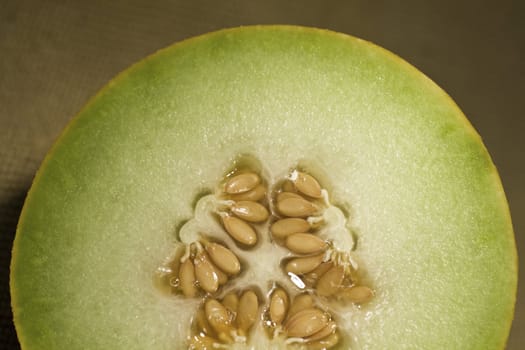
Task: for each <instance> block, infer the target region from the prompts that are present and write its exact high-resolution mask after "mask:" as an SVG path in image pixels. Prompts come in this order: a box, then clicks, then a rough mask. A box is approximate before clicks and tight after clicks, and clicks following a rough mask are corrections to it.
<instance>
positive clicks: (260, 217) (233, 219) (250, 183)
mask: <svg viewBox="0 0 525 350" xmlns="http://www.w3.org/2000/svg"><path fill="white" fill-rule="evenodd" d="M224 194H225V196H226V198H229V200H226V201H224V204H225V206H226V207H227V208H228V209H229V210H228V211H227V212H225V211H221V212H219V215H220V217H221V219H222V224H223V225H224V228H225V229H226V232H228V234H229V235H230V236H231V237H232V238H233V239H234V240H235V241H236V242H237V243H239V244H241V245H245V246H248V247H251V246H254V245H255V244H256V243H257V233H256V231H255V229H254V228H253V227H252V224H256V223H261V222H264V221H266V220H267V219H268V217H269V215H270V214H269V212H268V209H266V207H265V206H264V205H263V204H261V203H260V202H259V201H261V200H263V199H265V196H266V187H265V186H264V185H263V184H261V178H260V176H259V175H257V174H255V173H253V172H246V173H241V174H237V175H235V176H233V177H231V178H230V179H229V180H228V181H227V182H226V184H225V185H224Z"/></svg>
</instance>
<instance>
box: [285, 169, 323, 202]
mask: <svg viewBox="0 0 525 350" xmlns="http://www.w3.org/2000/svg"><path fill="white" fill-rule="evenodd" d="M291 179H292V181H293V183H294V185H295V187H296V188H297V190H298V191H299V192H301V193H304V194H305V195H307V196H309V197H313V198H321V196H322V193H321V185H319V182H317V180H316V179H315V178H314V177H313V176H312V175H309V174H306V173H303V172H300V171H294V172H293V173H292V176H291Z"/></svg>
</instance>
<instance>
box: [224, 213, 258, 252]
mask: <svg viewBox="0 0 525 350" xmlns="http://www.w3.org/2000/svg"><path fill="white" fill-rule="evenodd" d="M221 217H222V222H223V224H224V228H225V229H226V231H227V232H228V233H229V234H230V236H231V237H232V238H233V239H235V240H236V241H237V242H239V243H241V244H245V245H248V246H252V245H254V244H255V243H257V234H256V233H255V230H254V229H253V228H252V227H251V226H250V225H249V224H248V223H246V222H245V221H243V220H241V219H239V218H236V217H234V216H231V215H228V214H225V215H221Z"/></svg>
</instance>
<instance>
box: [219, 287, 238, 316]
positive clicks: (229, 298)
mask: <svg viewBox="0 0 525 350" xmlns="http://www.w3.org/2000/svg"><path fill="white" fill-rule="evenodd" d="M222 305H224V307H226V308H227V309H228V310H230V311H231V312H232V313H234V314H236V313H237V308H238V306H239V297H238V296H237V294H235V293H234V292H230V293H228V294H226V295H225V296H224V298H222Z"/></svg>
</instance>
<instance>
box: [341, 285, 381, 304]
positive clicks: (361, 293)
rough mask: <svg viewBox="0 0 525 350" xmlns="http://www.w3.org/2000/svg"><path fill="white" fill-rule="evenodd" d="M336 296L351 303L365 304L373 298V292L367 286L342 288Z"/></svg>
mask: <svg viewBox="0 0 525 350" xmlns="http://www.w3.org/2000/svg"><path fill="white" fill-rule="evenodd" d="M337 296H338V297H340V298H341V299H343V300H346V301H350V302H352V303H356V304H361V303H366V302H367V301H369V300H370V299H372V297H373V296H374V291H373V290H372V289H370V288H368V287H367V286H354V287H344V288H342V289H340V290H339V292H338V293H337Z"/></svg>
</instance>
